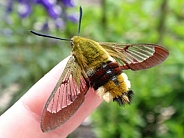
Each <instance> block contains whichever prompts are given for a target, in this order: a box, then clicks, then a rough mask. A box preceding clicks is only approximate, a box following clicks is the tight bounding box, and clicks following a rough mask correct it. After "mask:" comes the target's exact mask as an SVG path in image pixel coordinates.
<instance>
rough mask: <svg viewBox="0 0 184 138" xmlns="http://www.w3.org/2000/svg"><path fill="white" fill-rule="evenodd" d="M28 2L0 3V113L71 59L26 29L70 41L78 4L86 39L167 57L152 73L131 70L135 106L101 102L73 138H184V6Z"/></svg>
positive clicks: (125, 0)
mask: <svg viewBox="0 0 184 138" xmlns="http://www.w3.org/2000/svg"><path fill="white" fill-rule="evenodd" d="M25 1H26V0H17V1H13V0H8V1H7V2H6V1H5V2H0V9H1V10H0V19H1V23H0V114H2V113H3V112H4V111H6V110H7V109H8V108H9V107H10V106H11V105H12V104H13V103H14V102H16V101H17V100H18V99H19V98H20V97H21V96H22V95H23V94H24V93H25V92H26V91H27V90H28V89H29V88H30V87H31V86H32V85H33V84H34V83H36V82H37V81H38V80H39V79H40V78H41V77H42V76H44V74H46V73H47V72H48V71H49V70H50V69H52V68H53V67H54V66H55V65H56V64H57V63H59V62H60V61H61V60H62V59H64V58H65V57H67V56H68V55H69V54H70V51H71V47H70V44H69V43H68V42H63V41H58V40H51V39H47V38H41V37H37V36H35V35H33V34H31V33H30V32H29V30H35V31H38V32H42V33H46V34H50V35H53V36H58V37H62V38H71V37H72V36H73V35H77V27H78V24H77V18H78V14H79V13H78V9H79V5H81V6H82V7H83V20H82V26H81V36H84V37H87V38H90V39H93V40H95V41H109V42H121V43H156V44H160V45H162V46H164V47H165V48H167V49H168V50H169V52H170V56H169V58H168V59H167V60H166V61H165V62H164V63H163V64H161V65H159V66H156V67H154V68H151V69H148V70H144V71H137V72H134V71H131V70H130V71H126V72H125V73H126V74H127V75H128V76H129V80H130V81H131V85H132V90H133V91H134V93H135V95H134V97H133V101H132V104H131V105H130V106H129V105H127V106H123V107H120V106H119V105H118V104H117V103H110V104H107V103H105V102H103V103H102V104H101V105H100V106H99V108H98V109H96V111H95V112H94V113H93V114H92V115H91V116H90V118H88V121H85V122H86V123H83V125H81V126H80V127H79V128H78V129H76V130H75V131H74V132H73V133H72V134H71V135H70V136H69V137H70V138H74V137H88V138H141V137H146V138H152V137H154V138H173V137H177V138H183V136H184V100H183V99H184V1H183V0H139V1H138V0H116V1H115V0H99V1H90V0H88V1H87V0H80V1H75V0H73V1H70V0H68V1H66V0H57V1H55V3H50V5H49V4H48V3H47V0H45V3H43V1H41V0H33V2H29V3H27V2H25ZM35 1H36V2H37V3H35ZM73 2H75V3H73ZM26 4H28V5H26ZM49 6H50V7H49ZM49 8H50V9H49ZM52 8H53V9H52ZM54 8H55V9H54ZM81 130H82V131H81Z"/></svg>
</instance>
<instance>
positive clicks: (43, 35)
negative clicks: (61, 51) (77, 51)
mask: <svg viewBox="0 0 184 138" xmlns="http://www.w3.org/2000/svg"><path fill="white" fill-rule="evenodd" d="M30 32H31V33H33V34H35V35H38V36H42V37H48V38H53V39H59V40H65V41H71V40H70V39H67V38H59V37H55V36H50V35H45V34H40V33H37V32H35V31H30Z"/></svg>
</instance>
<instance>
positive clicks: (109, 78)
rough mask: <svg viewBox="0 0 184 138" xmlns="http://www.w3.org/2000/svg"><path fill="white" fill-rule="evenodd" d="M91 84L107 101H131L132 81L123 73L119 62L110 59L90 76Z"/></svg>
mask: <svg viewBox="0 0 184 138" xmlns="http://www.w3.org/2000/svg"><path fill="white" fill-rule="evenodd" d="M89 79H90V85H91V86H92V87H93V88H94V89H95V90H97V94H98V95H99V96H100V97H101V98H103V99H104V100H105V101H107V102H110V101H111V100H113V101H117V102H118V103H119V104H120V105H122V104H124V103H130V100H131V95H132V91H130V90H129V88H130V81H129V80H128V77H127V76H126V74H125V73H122V71H121V69H120V67H119V65H118V63H117V62H113V61H108V62H107V63H105V64H103V65H102V66H101V67H100V68H98V69H97V70H96V71H95V72H94V73H93V74H92V75H91V76H89Z"/></svg>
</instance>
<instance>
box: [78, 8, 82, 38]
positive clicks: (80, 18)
mask: <svg viewBox="0 0 184 138" xmlns="http://www.w3.org/2000/svg"><path fill="white" fill-rule="evenodd" d="M79 10H80V11H79V12H80V15H79V27H78V35H80V28H81V21H82V7H81V6H80V9H79Z"/></svg>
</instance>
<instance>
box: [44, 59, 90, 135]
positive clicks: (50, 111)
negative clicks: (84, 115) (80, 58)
mask: <svg viewBox="0 0 184 138" xmlns="http://www.w3.org/2000/svg"><path fill="white" fill-rule="evenodd" d="M88 89H89V85H88V82H87V81H86V79H85V78H84V76H83V74H82V70H81V68H80V66H79V64H78V63H77V62H76V61H75V58H74V57H73V56H71V57H70V59H69V60H68V62H67V64H66V67H65V69H64V71H63V73H62V75H61V77H60V78H59V81H58V82H57V84H56V86H55V88H54V90H53V91H52V93H51V95H50V97H49V99H48V100H47V102H46V104H45V107H44V109H43V113H42V117H41V129H42V131H43V132H45V131H50V130H53V129H55V128H57V127H59V126H60V125H62V124H63V123H65V122H66V121H67V120H68V119H69V118H70V117H71V116H72V115H73V114H74V113H75V112H76V111H77V109H78V108H79V107H80V105H81V104H82V103H83V102H84V99H85V94H86V92H87V91H88Z"/></svg>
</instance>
